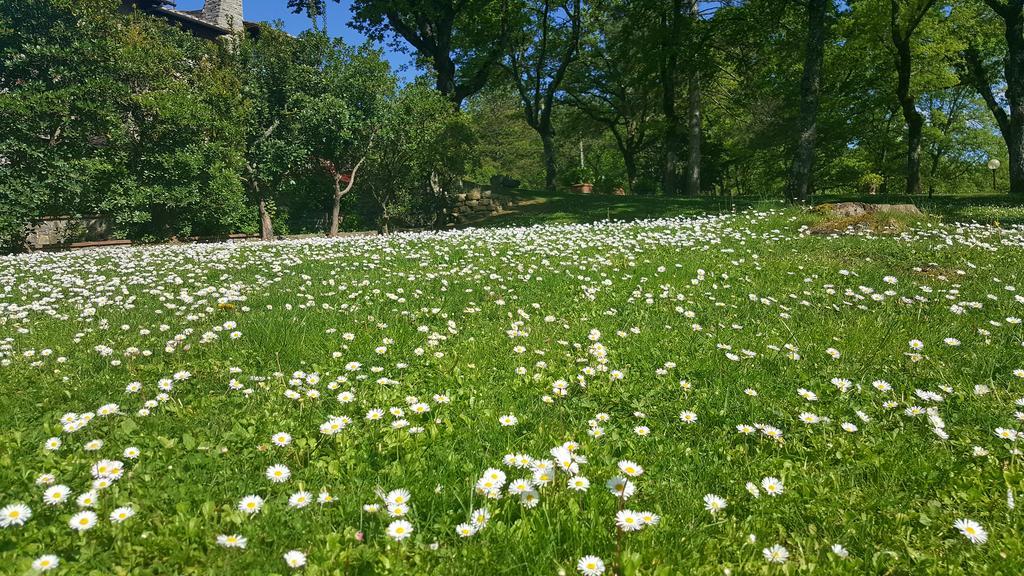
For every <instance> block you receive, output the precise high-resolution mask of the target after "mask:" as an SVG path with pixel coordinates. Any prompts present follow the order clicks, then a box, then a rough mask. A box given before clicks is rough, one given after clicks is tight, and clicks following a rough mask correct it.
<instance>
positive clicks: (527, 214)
mask: <svg viewBox="0 0 1024 576" xmlns="http://www.w3.org/2000/svg"><path fill="white" fill-rule="evenodd" d="M512 198H514V199H515V200H516V201H517V202H518V203H520V204H519V205H518V206H516V207H514V208H513V209H512V210H510V211H509V212H508V213H506V214H502V215H498V216H495V217H492V218H489V219H487V220H486V221H484V222H483V223H482V224H483V225H485V226H510V225H525V226H529V225H532V224H551V223H556V224H562V223H574V222H594V221H597V220H604V219H613V220H637V219H641V218H662V217H671V216H680V215H682V216H696V215H701V214H724V213H729V212H733V211H735V210H742V209H744V208H748V207H757V208H762V209H763V208H771V207H780V206H782V205H783V204H784V203H783V202H782V201H781V200H776V199H772V200H766V199H762V198H756V197H735V198H727V197H708V196H702V197H699V198H679V197H664V196H657V197H646V196H608V195H588V196H583V195H578V194H572V193H569V192H543V191H522V192H518V193H516V194H515V195H513V196H512ZM842 201H851V202H871V203H888V204H915V205H917V206H918V207H919V208H921V209H922V210H923V211H925V212H927V213H929V214H933V215H935V216H938V217H940V218H942V219H943V220H945V221H949V222H980V223H985V224H990V223H993V222H996V221H998V222H999V223H1000V224H1024V204H1022V203H1021V201H1020V200H1017V199H1013V198H1010V197H1008V196H1006V195H976V196H936V197H934V198H927V197H909V196H856V195H851V196H827V197H819V198H815V200H814V203H821V202H842Z"/></svg>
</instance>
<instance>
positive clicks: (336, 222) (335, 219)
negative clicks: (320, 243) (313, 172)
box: [327, 174, 342, 238]
mask: <svg viewBox="0 0 1024 576" xmlns="http://www.w3.org/2000/svg"><path fill="white" fill-rule="evenodd" d="M341 196H342V191H341V174H335V175H334V202H333V203H332V204H331V228H330V230H328V231H327V235H328V236H330V237H332V238H333V237H335V236H337V235H338V229H339V228H340V227H341Z"/></svg>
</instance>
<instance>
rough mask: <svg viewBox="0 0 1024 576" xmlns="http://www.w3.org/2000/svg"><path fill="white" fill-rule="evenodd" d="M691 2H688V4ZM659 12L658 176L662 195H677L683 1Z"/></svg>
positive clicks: (675, 1) (663, 6)
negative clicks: (660, 130)
mask: <svg viewBox="0 0 1024 576" xmlns="http://www.w3.org/2000/svg"><path fill="white" fill-rule="evenodd" d="M691 1H692V0H687V2H688V3H689V2H691ZM656 4H657V5H660V7H661V10H660V12H659V13H658V14H657V16H658V18H657V20H656V21H657V22H658V23H659V26H658V28H657V31H658V33H659V38H658V40H657V47H658V48H659V51H658V56H659V57H658V76H659V80H660V81H661V112H662V114H663V115H664V116H665V121H664V124H665V127H664V134H663V136H662V138H663V140H662V148H663V150H662V153H663V154H664V159H663V162H664V164H663V165H662V169H661V170H662V172H661V190H662V192H664V193H665V194H669V195H673V194H676V193H677V191H678V187H679V151H680V150H681V149H682V147H683V138H682V136H683V127H682V118H681V116H680V114H679V111H678V106H677V103H676V100H677V98H678V93H679V89H678V87H679V76H680V74H679V70H680V62H681V60H682V58H683V53H682V52H683V29H684V21H685V20H686V18H687V15H686V14H684V4H683V0H671V1H669V2H658V3H656Z"/></svg>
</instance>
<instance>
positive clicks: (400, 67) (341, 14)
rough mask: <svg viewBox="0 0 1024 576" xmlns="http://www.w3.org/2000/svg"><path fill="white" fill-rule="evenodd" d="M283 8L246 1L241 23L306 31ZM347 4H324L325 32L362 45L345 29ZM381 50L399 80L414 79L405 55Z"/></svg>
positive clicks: (304, 22) (277, 2) (183, 2)
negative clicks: (276, 23)
mask: <svg viewBox="0 0 1024 576" xmlns="http://www.w3.org/2000/svg"><path fill="white" fill-rule="evenodd" d="M203 2H204V0H177V2H176V5H177V8H178V9H179V10H197V9H199V8H202V7H203ZM287 4H288V3H287V2H286V0H246V1H245V2H244V3H243V6H244V10H245V19H246V20H250V21H253V22H260V21H264V22H272V21H274V20H282V21H283V22H284V29H285V30H287V31H288V32H290V33H292V34H298V33H299V32H302V31H303V30H308V29H309V27H310V26H309V19H308V18H306V17H305V16H300V15H296V14H292V13H291V12H289V11H288V9H287ZM350 4H351V3H350V1H349V0H342V1H341V2H340V3H335V2H333V1H332V0H328V1H327V32H328V33H330V35H331V36H341V37H342V38H344V39H345V42H346V43H348V44H362V43H363V42H365V41H366V37H365V36H363V35H362V34H360V33H358V32H356V31H355V30H353V29H351V28H349V26H348V22H349V20H350V19H351V18H352V12H351V10H350ZM382 47H383V48H384V57H385V58H386V59H387V60H388V62H390V63H391V67H392V68H394V69H395V71H397V72H398V74H399V76H400V77H401V78H403V79H404V80H406V81H408V80H411V79H412V78H413V77H415V76H416V73H417V71H416V69H415V67H414V66H413V65H412V63H411V60H410V58H409V56H408V55H407V54H402V53H400V52H395V51H394V50H391V49H390V48H389V47H388V46H382Z"/></svg>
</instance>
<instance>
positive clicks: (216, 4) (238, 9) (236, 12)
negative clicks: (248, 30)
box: [201, 0, 242, 32]
mask: <svg viewBox="0 0 1024 576" xmlns="http://www.w3.org/2000/svg"><path fill="white" fill-rule="evenodd" d="M201 17H202V19H203V20H205V21H207V22H209V23H210V24H213V25H214V26H220V27H221V28H229V29H231V30H233V31H235V32H237V31H239V30H241V29H242V0H206V3H205V4H204V5H203V12H202V16H201Z"/></svg>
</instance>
